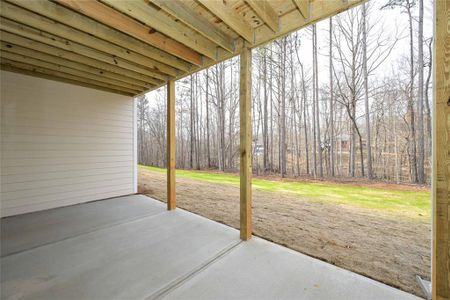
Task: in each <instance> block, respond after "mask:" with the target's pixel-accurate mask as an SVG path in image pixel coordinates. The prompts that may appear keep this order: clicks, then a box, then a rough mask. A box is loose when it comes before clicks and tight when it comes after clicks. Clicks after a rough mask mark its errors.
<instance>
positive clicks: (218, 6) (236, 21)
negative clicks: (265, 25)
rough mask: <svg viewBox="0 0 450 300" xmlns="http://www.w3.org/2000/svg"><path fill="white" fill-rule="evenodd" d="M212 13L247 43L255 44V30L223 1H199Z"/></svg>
mask: <svg viewBox="0 0 450 300" xmlns="http://www.w3.org/2000/svg"><path fill="white" fill-rule="evenodd" d="M198 1H199V2H200V3H201V4H202V5H203V6H204V7H206V8H207V9H208V10H209V11H210V12H212V13H213V14H214V15H216V16H217V17H218V18H219V19H221V20H222V21H223V22H224V23H225V24H227V25H228V26H230V28H231V29H233V30H234V31H235V32H236V33H237V34H239V35H240V36H242V37H243V38H244V39H245V40H246V41H247V42H249V43H250V44H253V29H252V27H251V26H250V25H249V24H247V23H246V22H245V21H244V19H243V18H242V17H241V16H240V15H239V14H238V13H237V12H236V11H234V10H233V9H232V8H230V7H228V6H227V5H226V4H225V3H224V2H223V1H222V0H198Z"/></svg>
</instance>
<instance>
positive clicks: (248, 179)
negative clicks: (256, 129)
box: [239, 48, 252, 240]
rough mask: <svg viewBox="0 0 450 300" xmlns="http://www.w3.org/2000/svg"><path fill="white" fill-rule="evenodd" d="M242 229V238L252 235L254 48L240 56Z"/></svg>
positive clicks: (245, 49) (244, 51) (243, 51)
mask: <svg viewBox="0 0 450 300" xmlns="http://www.w3.org/2000/svg"><path fill="white" fill-rule="evenodd" d="M240 64H241V67H240V88H239V119H240V146H239V152H240V231H241V234H240V235H241V239H242V240H248V239H250V238H251V236H252V94H251V93H252V70H251V69H252V50H251V49H249V48H244V49H242V53H241V58H240Z"/></svg>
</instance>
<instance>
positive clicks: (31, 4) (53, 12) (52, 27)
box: [0, 0, 176, 80]
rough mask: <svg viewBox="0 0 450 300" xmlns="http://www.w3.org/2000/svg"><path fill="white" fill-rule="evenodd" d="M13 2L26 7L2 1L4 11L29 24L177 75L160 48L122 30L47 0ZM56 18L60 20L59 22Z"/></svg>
mask: <svg viewBox="0 0 450 300" xmlns="http://www.w3.org/2000/svg"><path fill="white" fill-rule="evenodd" d="M10 1H11V2H13V3H14V4H16V5H18V6H20V7H22V8H24V9H26V10H24V9H20V8H19V7H17V6H13V5H12V4H9V3H6V2H2V6H1V11H0V13H1V15H2V16H3V17H5V18H8V19H12V20H14V21H17V22H20V23H25V24H27V25H29V26H33V27H36V28H38V29H40V30H43V31H47V32H49V33H53V34H56V35H59V36H66V37H68V39H71V40H73V41H75V42H78V43H80V44H84V45H86V46H89V47H92V48H94V49H98V50H101V51H105V52H110V53H114V55H116V56H118V57H121V58H123V59H127V60H129V61H132V62H136V63H139V64H141V65H143V66H145V67H146V68H148V70H149V71H150V70H151V71H152V72H151V74H152V75H153V76H155V77H156V78H160V79H163V80H167V76H162V75H161V74H162V73H163V72H165V73H166V74H168V75H170V76H175V75H176V70H175V69H174V68H173V67H171V66H168V65H166V64H164V63H161V62H159V61H157V60H156V59H157V58H159V57H160V56H159V55H157V54H160V53H159V52H158V50H157V49H156V48H154V47H151V46H150V45H148V44H144V43H142V42H140V41H138V40H136V39H133V38H132V37H130V36H128V35H126V34H123V33H122V32H119V31H117V30H114V29H112V28H110V27H108V26H105V25H103V24H101V23H99V22H95V21H94V20H92V19H90V18H88V17H85V16H83V15H78V14H75V13H73V12H72V11H71V10H69V9H67V8H65V7H63V6H61V5H57V4H56V3H52V2H48V1H43V0H33V1H19V0H10ZM27 10H29V11H27ZM30 11H31V12H30ZM32 12H33V13H32ZM37 14H39V15H43V16H45V17H41V16H39V15H37ZM54 21H57V23H55V22H54ZM95 37H96V38H95ZM127 49H129V50H127ZM161 54H165V53H161ZM165 55H167V54H165Z"/></svg>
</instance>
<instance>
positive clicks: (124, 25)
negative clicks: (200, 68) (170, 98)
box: [57, 0, 201, 71]
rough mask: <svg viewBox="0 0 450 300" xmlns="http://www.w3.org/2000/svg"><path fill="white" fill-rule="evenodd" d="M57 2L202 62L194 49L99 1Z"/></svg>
mask: <svg viewBox="0 0 450 300" xmlns="http://www.w3.org/2000/svg"><path fill="white" fill-rule="evenodd" d="M57 2H58V3H60V4H62V5H65V6H66V7H69V8H71V9H73V10H75V11H77V12H79V13H82V14H84V15H86V16H89V17H91V18H93V19H95V20H96V21H98V22H100V23H103V24H105V25H108V26H110V27H113V28H116V29H117V30H120V31H122V32H125V33H127V34H129V35H131V36H133V37H135V38H137V39H139V40H141V41H142V42H145V43H148V44H150V45H152V46H155V47H156V48H159V49H161V50H163V51H166V52H167V53H169V54H171V55H174V56H176V57H179V58H181V59H183V60H185V61H188V62H191V63H194V64H196V65H199V64H200V63H201V56H200V55H199V54H198V53H197V52H195V51H194V50H192V49H190V48H189V47H186V46H185V45H183V44H181V43H179V42H177V41H175V40H173V39H171V38H168V37H166V36H164V35H162V34H160V33H158V32H156V31H155V30H154V29H153V28H150V27H148V26H145V25H143V24H142V23H139V22H137V21H135V20H134V19H132V18H130V17H128V16H126V15H124V14H122V13H120V12H118V11H116V10H115V9H112V8H111V7H109V6H107V5H105V4H102V3H100V2H98V1H93V0H88V1H86V0H83V1H76V0H57ZM161 61H162V62H164V61H165V62H166V63H168V64H171V65H172V66H174V67H177V68H180V69H182V70H184V71H186V70H187V69H188V68H189V66H188V65H187V64H185V63H183V62H181V61H177V60H174V59H172V61H167V60H164V59H161Z"/></svg>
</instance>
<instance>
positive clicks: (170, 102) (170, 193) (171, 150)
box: [167, 80, 177, 210]
mask: <svg viewBox="0 0 450 300" xmlns="http://www.w3.org/2000/svg"><path fill="white" fill-rule="evenodd" d="M175 146H176V145H175V81H173V80H169V81H168V82H167V209H168V210H173V209H175V208H176V207H177V201H176V187H175V161H176V156H175Z"/></svg>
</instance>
